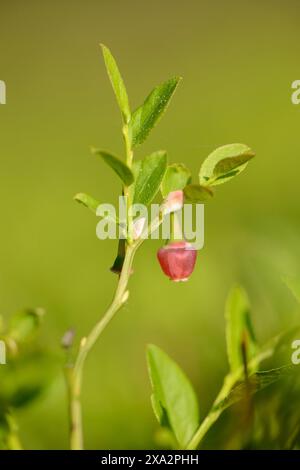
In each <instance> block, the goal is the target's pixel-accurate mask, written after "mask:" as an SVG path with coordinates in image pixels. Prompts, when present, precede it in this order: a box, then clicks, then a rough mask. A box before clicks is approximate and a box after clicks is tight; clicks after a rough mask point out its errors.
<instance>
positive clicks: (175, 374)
mask: <svg viewBox="0 0 300 470" xmlns="http://www.w3.org/2000/svg"><path fill="white" fill-rule="evenodd" d="M147 361H148V369H149V374H150V379H151V384H152V389H153V398H152V404H153V408H154V412H155V415H156V417H157V419H158V420H159V422H160V424H161V425H169V427H170V428H171V429H172V431H173V433H174V435H175V437H176V439H177V441H178V444H179V445H180V447H182V448H184V447H185V445H186V444H187V443H188V442H189V440H190V439H191V437H192V436H193V434H194V432H195V430H196V429H197V427H198V424H199V410H198V402H197V398H196V395H195V392H194V390H193V387H192V385H191V383H190V382H189V380H188V379H187V377H186V376H185V374H184V373H183V371H182V370H181V369H180V367H179V366H178V365H177V364H176V363H175V362H174V361H173V360H172V359H171V358H170V357H169V356H168V355H167V354H166V353H164V352H163V351H162V350H161V349H160V348H158V347H157V346H154V345H150V346H148V350H147Z"/></svg>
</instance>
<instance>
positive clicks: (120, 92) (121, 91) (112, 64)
mask: <svg viewBox="0 0 300 470" xmlns="http://www.w3.org/2000/svg"><path fill="white" fill-rule="evenodd" d="M101 47H102V52H103V57H104V62H105V65H106V70H107V73H108V76H109V78H110V81H111V84H112V87H113V90H114V92H115V95H116V98H117V102H118V104H119V107H120V110H121V112H122V115H123V119H124V121H125V122H127V123H128V122H129V120H130V108H129V102H128V96H127V92H126V88H125V85H124V81H123V79H122V77H121V74H120V72H119V69H118V66H117V63H116V61H115V59H114V57H113V56H112V54H111V52H110V50H109V49H108V47H106V46H105V45H104V44H101Z"/></svg>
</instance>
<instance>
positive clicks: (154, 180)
mask: <svg viewBox="0 0 300 470" xmlns="http://www.w3.org/2000/svg"><path fill="white" fill-rule="evenodd" d="M166 168H167V154H166V152H165V151H163V150H160V151H158V152H154V153H152V154H151V155H149V156H147V157H145V158H144V159H143V160H141V163H140V164H139V165H138V168H137V176H136V181H135V188H134V198H133V202H134V203H135V204H144V205H145V206H146V205H148V204H150V202H151V201H152V200H153V198H154V197H155V195H156V194H157V192H158V190H159V187H160V185H161V182H162V179H163V177H164V174H165V171H166Z"/></svg>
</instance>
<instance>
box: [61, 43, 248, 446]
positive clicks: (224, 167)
mask: <svg viewBox="0 0 300 470" xmlns="http://www.w3.org/2000/svg"><path fill="white" fill-rule="evenodd" d="M101 47H102V52H103V56H104V62H105V65H106V70H107V73H108V76H109V79H110V82H111V85H112V88H113V91H114V94H115V96H116V99H117V103H118V105H119V108H120V111H121V116H122V134H123V138H124V147H125V148H124V157H123V158H120V157H118V156H116V155H114V154H113V153H111V152H108V151H106V150H101V149H96V148H93V149H92V153H93V154H94V155H95V156H97V157H100V159H101V160H102V161H103V162H104V163H106V164H107V165H108V166H110V168H111V169H112V170H113V171H114V172H115V173H116V175H117V176H118V177H119V178H120V180H121V183H122V195H123V196H124V197H125V198H126V201H127V204H126V207H127V217H126V218H127V220H126V222H127V223H126V236H125V237H122V238H120V239H119V242H118V252H117V256H116V259H115V261H114V263H113V265H112V267H111V270H112V271H113V272H115V273H117V274H118V281H117V285H116V290H115V293H114V295H113V299H112V302H111V304H110V305H109V307H108V309H107V310H106V312H105V313H104V314H103V316H102V318H101V319H100V320H99V321H98V322H97V323H96V324H95V326H94V327H93V328H92V330H91V332H90V333H89V334H88V335H87V336H86V337H83V338H82V339H81V341H80V346H79V350H78V352H77V354H76V357H75V358H74V359H70V360H68V363H67V366H66V377H67V384H68V391H69V408H70V410H69V411H70V445H71V448H72V449H82V448H83V433H82V417H81V389H82V378H83V370H84V365H85V361H86V359H87V357H88V355H89V353H90V351H91V350H92V348H93V346H94V345H95V343H96V341H97V340H98V339H99V337H100V335H101V334H102V333H103V331H104V330H105V328H106V327H107V326H108V324H109V323H110V321H111V320H112V318H113V317H114V316H115V314H116V313H117V312H118V310H120V309H121V308H122V306H123V305H124V304H125V303H126V302H127V300H128V297H129V291H128V282H129V279H130V276H131V274H132V264H133V260H134V256H135V254H136V252H137V250H138V248H140V246H141V245H142V243H143V241H144V239H145V237H143V236H142V235H141V234H140V232H141V231H140V230H139V229H138V227H137V222H136V221H135V220H133V217H132V212H131V207H132V205H133V204H143V205H146V206H149V205H150V204H151V202H152V201H153V199H154V197H155V196H157V194H158V193H159V192H160V194H161V197H162V202H161V209H160V211H159V214H158V215H157V217H156V218H155V219H154V220H152V221H151V223H150V224H149V225H148V226H147V227H146V228H145V230H147V232H148V234H149V233H152V232H153V231H154V230H157V228H158V227H159V226H160V224H161V223H162V222H163V220H164V218H165V217H166V216H167V215H170V214H171V220H172V221H173V217H172V215H173V214H174V212H175V211H179V210H181V209H182V206H183V204H184V202H187V203H193V204H199V203H201V204H202V203H203V202H205V201H207V200H209V199H210V198H211V197H212V196H213V194H214V190H215V187H216V186H218V185H220V184H222V183H225V182H227V181H229V180H230V179H231V178H233V177H234V176H236V175H238V174H239V173H240V172H241V171H242V170H244V169H245V168H246V166H247V165H248V162H249V160H250V159H252V158H253V157H254V153H253V152H252V150H251V149H250V148H249V147H248V146H246V145H244V144H231V145H224V146H222V147H220V148H217V149H216V150H214V151H213V152H212V153H211V154H210V155H209V156H208V157H207V158H206V159H205V161H204V162H203V164H202V166H201V168H200V172H199V177H198V181H196V182H193V181H192V176H191V172H190V170H189V169H188V168H187V167H186V166H185V164H184V163H168V157H167V152H166V151H165V150H157V151H154V152H153V153H151V154H150V155H147V156H145V157H144V158H142V159H140V160H135V158H134V150H135V149H136V148H137V147H138V146H140V145H141V144H143V142H144V141H145V140H146V139H147V137H148V136H149V134H150V132H151V131H152V129H153V128H154V127H155V126H156V124H157V123H158V121H159V120H160V119H161V117H162V116H163V114H164V113H165V111H166V109H167V107H168V105H169V103H170V100H171V98H172V97H173V95H174V93H175V91H176V89H177V87H178V85H179V82H180V81H181V78H180V77H173V78H171V79H169V80H167V81H165V82H164V83H162V84H160V85H158V86H157V87H155V88H154V89H153V90H152V91H151V93H150V94H149V95H148V96H147V98H146V99H145V101H144V103H143V104H142V105H141V106H139V107H138V108H137V109H136V110H135V111H134V112H132V111H131V108H130V105H129V99H128V95H127V91H126V88H125V85H124V81H123V79H122V77H121V74H120V72H119V69H118V66H117V63H116V61H115V59H114V57H113V56H112V54H111V52H110V50H109V49H108V48H107V47H106V46H104V45H101ZM75 199H76V200H77V201H78V202H80V203H82V204H83V205H85V206H86V207H88V208H89V209H91V210H92V211H93V212H94V213H96V212H97V207H98V206H99V203H98V201H97V200H96V199H95V198H94V197H92V196H90V195H87V194H83V193H79V194H77V195H76V196H75ZM115 222H116V224H118V220H116V221H115ZM157 257H158V260H159V263H160V265H161V268H162V271H163V272H164V273H165V274H166V275H167V276H168V277H169V278H170V279H171V280H173V281H185V280H187V279H188V278H189V277H190V275H191V274H192V272H193V269H194V266H195V262H196V257H197V252H196V249H195V248H194V247H193V246H192V245H191V244H190V243H187V241H186V240H185V239H184V236H182V240H177V241H176V240H174V239H173V236H170V240H167V245H166V246H164V247H162V248H161V249H160V250H159V251H158V253H157ZM71 343H72V341H70V346H71Z"/></svg>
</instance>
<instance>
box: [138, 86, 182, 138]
mask: <svg viewBox="0 0 300 470" xmlns="http://www.w3.org/2000/svg"><path fill="white" fill-rule="evenodd" d="M179 81H180V78H179V77H175V78H171V79H170V80H168V81H166V82H164V83H162V84H161V85H159V86H157V87H156V88H154V90H152V92H151V93H150V95H149V96H148V97H147V98H146V100H145V101H144V103H143V104H142V106H140V107H139V108H138V109H137V110H136V111H134V113H133V114H132V117H131V120H130V123H129V125H130V130H131V134H132V146H133V147H136V146H137V145H140V144H142V143H143V142H144V140H145V139H146V138H147V137H148V134H149V133H150V131H151V129H153V127H154V126H155V125H156V124H157V122H158V121H159V119H160V118H161V117H162V115H163V113H164V112H165V110H166V109H167V106H168V104H169V102H170V100H171V98H172V96H173V94H174V92H175V90H176V87H177V85H178V83H179Z"/></svg>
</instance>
